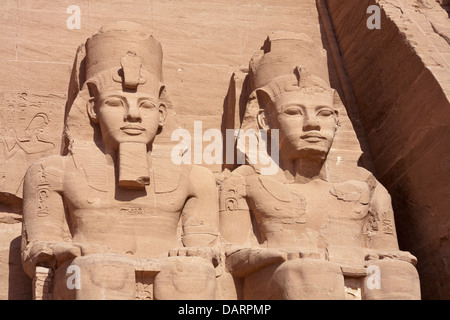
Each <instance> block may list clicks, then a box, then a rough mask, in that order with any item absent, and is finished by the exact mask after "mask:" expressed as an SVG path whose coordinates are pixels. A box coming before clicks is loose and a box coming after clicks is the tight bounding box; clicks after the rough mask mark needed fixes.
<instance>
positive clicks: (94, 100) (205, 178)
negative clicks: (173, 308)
mask: <svg viewBox="0 0 450 320" xmlns="http://www.w3.org/2000/svg"><path fill="white" fill-rule="evenodd" d="M174 116H175V113H174V111H173V108H172V105H171V103H170V101H169V99H168V97H167V93H166V89H165V86H164V84H163V77H162V49H161V45H160V44H159V42H157V41H156V40H155V39H154V38H153V37H152V36H151V33H150V31H149V30H147V29H146V28H145V27H144V26H141V25H138V24H135V23H130V22H118V23H113V24H110V25H107V26H104V27H102V28H101V29H100V30H99V31H98V32H97V33H96V34H94V35H93V36H92V37H91V38H89V39H88V40H87V42H86V43H85V44H84V45H82V46H80V48H79V50H78V52H77V57H76V60H75V63H74V69H73V71H72V79H71V83H70V89H69V98H68V102H67V105H66V116H65V132H64V139H65V141H64V143H65V148H64V150H63V151H62V155H61V156H51V157H47V158H44V159H42V160H39V161H38V162H36V163H34V164H33V165H32V166H31V167H30V168H29V169H28V171H27V174H26V177H25V182H24V213H23V217H24V221H23V244H22V258H23V265H24V269H25V271H26V272H27V274H28V275H29V276H30V277H31V278H35V282H36V283H37V284H38V283H39V276H40V275H42V274H45V276H46V278H44V282H45V283H44V284H41V289H42V290H44V291H45V292H44V294H36V297H44V298H48V299H159V300H166V299H214V297H215V291H216V272H215V266H216V265H218V259H219V253H218V250H216V246H215V245H216V242H217V241H216V240H217V238H218V211H217V201H218V200H217V191H216V184H215V179H214V176H213V174H212V172H211V171H210V170H208V169H206V168H203V167H199V166H193V165H192V166H191V165H185V164H181V165H175V164H174V163H173V162H172V161H171V158H170V151H171V146H170V143H171V142H170V133H171V130H173V129H174V128H176V125H175V122H174V119H173V118H174ZM167 126H168V127H167ZM166 127H167V128H166ZM164 129H166V130H164ZM43 270H44V271H43ZM45 270H47V271H45ZM41 280H42V279H41ZM41 282H42V281H41ZM37 284H36V286H37Z"/></svg>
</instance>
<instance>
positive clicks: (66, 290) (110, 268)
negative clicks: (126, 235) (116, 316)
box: [53, 254, 136, 300]
mask: <svg viewBox="0 0 450 320" xmlns="http://www.w3.org/2000/svg"><path fill="white" fill-rule="evenodd" d="M135 278H136V276H135V268H134V265H133V262H132V261H131V260H129V259H127V258H126V257H124V256H119V255H117V256H116V255H102V254H98V255H97V254H96V255H92V256H83V257H77V258H75V259H73V260H72V261H68V262H66V263H65V264H63V265H61V266H60V267H59V268H58V269H57V270H56V271H55V277H54V281H53V282H54V286H53V298H54V299H56V300H100V299H106V300H129V299H134V298H135V291H136V289H135V288H136V284H135Z"/></svg>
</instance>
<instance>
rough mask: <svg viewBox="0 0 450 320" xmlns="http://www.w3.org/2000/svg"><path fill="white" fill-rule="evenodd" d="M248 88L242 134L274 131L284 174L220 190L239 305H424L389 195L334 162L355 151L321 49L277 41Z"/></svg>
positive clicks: (252, 170) (229, 178) (241, 173)
mask: <svg viewBox="0 0 450 320" xmlns="http://www.w3.org/2000/svg"><path fill="white" fill-rule="evenodd" d="M249 78H250V86H251V90H250V91H251V94H250V96H249V101H248V104H247V110H246V114H245V116H244V121H243V123H242V129H249V128H253V129H255V130H264V131H265V132H267V133H268V134H269V136H270V134H271V133H272V134H273V132H274V130H278V131H277V132H278V135H279V141H278V142H279V143H278V148H276V149H275V152H278V153H279V162H278V165H279V170H278V173H277V174H275V175H264V174H262V173H261V165H258V164H249V165H243V166H241V167H238V168H237V169H235V170H234V171H233V172H231V173H230V172H226V173H224V180H223V181H222V183H221V191H220V222H221V226H220V230H221V233H222V236H223V237H224V238H225V240H226V241H227V242H228V249H227V252H226V265H227V267H228V269H229V270H230V272H231V274H232V275H233V276H234V278H235V279H239V280H241V283H242V292H243V293H242V297H243V298H244V299H351V298H355V299H419V298H420V288H419V280H418V274H417V271H416V269H415V266H414V265H415V263H416V259H415V257H413V256H412V255H411V254H410V253H408V252H403V251H400V250H399V248H398V244H397V236H396V232H395V225H394V216H393V210H392V206H391V200H390V196H389V194H388V192H387V191H386V189H385V188H384V187H383V186H382V185H381V184H380V183H379V182H378V181H377V180H376V179H375V178H374V176H373V175H372V174H371V173H370V172H368V171H367V170H365V169H363V168H360V167H357V159H356V158H355V159H354V161H353V162H352V161H347V162H345V163H340V162H339V157H336V154H338V153H339V150H338V148H339V147H338V146H337V145H339V143H340V141H343V140H345V139H347V140H349V141H352V140H353V143H354V144H358V141H357V140H356V137H355V136H354V133H353V130H352V128H351V123H350V122H349V121H348V118H347V116H346V113H345V108H344V107H343V106H342V102H341V101H340V99H339V95H338V94H337V93H336V91H335V90H333V89H332V88H331V87H330V84H329V80H328V79H329V77H328V71H327V62H326V54H325V52H324V50H323V48H321V47H320V46H319V45H318V44H316V43H314V42H313V41H312V40H311V39H309V38H308V37H306V36H305V35H302V34H288V33H282V32H279V33H274V34H272V35H270V36H269V37H268V39H267V41H266V42H265V44H264V45H263V47H262V49H261V51H259V52H257V53H256V54H255V56H254V57H253V58H252V60H251V61H250V72H249ZM272 150H273V149H272ZM267 152H269V151H267ZM272 152H274V151H272ZM272 157H273V154H272ZM236 283H239V281H236Z"/></svg>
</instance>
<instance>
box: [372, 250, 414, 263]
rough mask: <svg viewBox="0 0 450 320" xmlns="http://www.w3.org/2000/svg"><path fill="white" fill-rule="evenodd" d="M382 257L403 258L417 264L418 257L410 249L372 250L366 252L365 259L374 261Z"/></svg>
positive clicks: (402, 259)
mask: <svg viewBox="0 0 450 320" xmlns="http://www.w3.org/2000/svg"><path fill="white" fill-rule="evenodd" d="M381 259H393V260H401V261H406V262H409V263H411V264H412V265H414V266H415V265H416V264H417V258H416V257H415V256H413V255H412V254H411V253H409V252H408V251H400V250H395V251H381V252H380V251H371V252H369V253H367V254H366V257H365V260H366V261H374V260H381Z"/></svg>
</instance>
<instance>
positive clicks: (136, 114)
mask: <svg viewBox="0 0 450 320" xmlns="http://www.w3.org/2000/svg"><path fill="white" fill-rule="evenodd" d="M125 121H128V122H142V118H141V113H140V111H139V107H137V106H130V107H129V108H128V111H127V114H126V115H125Z"/></svg>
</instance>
